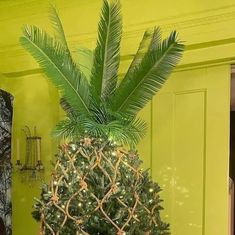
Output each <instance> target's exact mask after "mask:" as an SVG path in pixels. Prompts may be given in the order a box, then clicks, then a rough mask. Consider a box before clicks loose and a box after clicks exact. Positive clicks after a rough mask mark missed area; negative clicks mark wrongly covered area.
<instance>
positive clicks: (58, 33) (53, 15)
mask: <svg viewBox="0 0 235 235" xmlns="http://www.w3.org/2000/svg"><path fill="white" fill-rule="evenodd" d="M50 20H51V23H52V26H53V28H54V30H55V37H56V39H57V40H58V41H59V42H60V43H61V45H63V46H64V47H65V49H66V50H67V51H68V52H69V47H68V43H67V40H66V37H65V33H64V29H63V25H62V23H61V20H60V17H59V15H58V12H57V10H56V8H55V7H54V6H51V8H50Z"/></svg>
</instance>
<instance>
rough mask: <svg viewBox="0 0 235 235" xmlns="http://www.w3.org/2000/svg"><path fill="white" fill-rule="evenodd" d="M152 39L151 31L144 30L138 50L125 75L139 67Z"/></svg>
mask: <svg viewBox="0 0 235 235" xmlns="http://www.w3.org/2000/svg"><path fill="white" fill-rule="evenodd" d="M152 38H153V32H152V30H146V31H145V33H144V36H143V38H142V40H141V42H140V45H139V48H138V50H137V52H136V54H135V56H134V58H133V60H132V62H131V64H130V66H129V69H128V71H127V74H128V73H132V72H133V70H134V69H135V68H136V67H138V66H139V65H140V63H141V61H142V59H143V57H144V55H145V53H146V52H147V51H148V49H149V46H150V43H151V40H152Z"/></svg>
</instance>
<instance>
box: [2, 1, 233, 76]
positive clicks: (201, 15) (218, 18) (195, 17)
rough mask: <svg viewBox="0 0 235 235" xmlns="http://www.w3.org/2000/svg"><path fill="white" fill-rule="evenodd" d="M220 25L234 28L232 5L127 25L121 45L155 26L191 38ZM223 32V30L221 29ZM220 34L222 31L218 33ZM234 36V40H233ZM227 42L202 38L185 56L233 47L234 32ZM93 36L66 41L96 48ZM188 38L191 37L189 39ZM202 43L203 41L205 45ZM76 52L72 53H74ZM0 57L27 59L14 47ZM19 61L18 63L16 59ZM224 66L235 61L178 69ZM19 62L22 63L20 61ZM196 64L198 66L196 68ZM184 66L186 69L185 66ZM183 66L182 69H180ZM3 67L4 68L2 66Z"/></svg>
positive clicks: (16, 73)
mask: <svg viewBox="0 0 235 235" xmlns="http://www.w3.org/2000/svg"><path fill="white" fill-rule="evenodd" d="M221 23H224V24H229V25H230V24H231V26H232V25H234V24H233V23H235V4H232V5H227V6H224V7H221V8H214V9H210V10H205V11H197V12H192V13H188V14H184V15H176V16H171V17H167V18H162V19H155V20H151V21H146V22H143V23H139V24H133V25H128V26H127V27H125V28H124V33H123V41H125V40H129V39H132V38H138V37H141V35H142V34H143V33H144V31H145V29H146V28H151V27H154V26H155V25H159V26H160V27H161V28H162V31H163V33H167V32H169V31H171V30H172V29H177V30H178V31H180V32H186V31H187V34H188V35H191V34H197V32H198V34H200V32H203V30H201V29H202V27H204V26H207V27H208V28H211V29H212V28H213V29H215V28H216V25H220V24H221ZM221 30H223V29H221ZM219 33H220V34H221V31H220V32H219ZM233 36H234V37H233ZM233 36H232V37H230V38H222V39H218V38H213V40H211V39H210V40H207V41H206V39H204V38H203V35H202V36H201V40H200V41H199V42H195V43H191V44H190V42H189V43H187V42H186V44H187V46H186V52H190V51H191V52H193V51H194V50H199V49H204V48H209V47H210V48H211V47H220V46H223V45H228V44H234V45H235V32H234V35H233ZM96 37H97V35H96V32H92V33H85V34H80V35H70V36H68V41H69V42H70V43H69V44H70V45H71V48H75V47H76V45H77V43H78V42H80V43H81V44H89V45H93V47H94V46H95V43H96ZM189 38H190V37H189ZM204 40H205V41H204ZM73 51H75V50H73ZM0 55H1V56H3V57H4V56H5V55H7V56H9V57H11V56H12V55H14V57H16V58H17V57H18V59H19V57H21V58H24V57H25V58H26V57H28V56H29V55H28V54H27V52H26V51H24V49H23V48H22V47H21V46H20V45H19V44H14V45H8V46H7V47H4V46H0ZM132 58H133V54H129V53H127V54H124V55H122V56H121V61H122V62H124V63H125V62H128V61H130V60H131V59H132ZM19 60H21V59H19ZM221 60H222V61H223V62H228V61H230V60H232V61H234V57H232V58H231V56H229V58H223V59H221V58H215V60H212V61H210V60H207V61H205V62H204V61H200V62H195V63H188V64H187V61H186V62H184V64H183V65H181V66H179V69H182V68H183V67H184V68H186V67H187V68H188V67H192V66H201V63H202V64H204V65H205V64H207V65H208V64H214V63H217V62H218V63H221V62H222V61H221ZM21 61H22V60H21ZM198 63H199V64H198ZM186 64H187V65H186ZM182 66H183V67H182ZM3 67H4V66H3ZM34 73H41V70H40V69H38V68H32V67H31V69H29V70H27V71H24V70H23V71H14V72H10V73H4V75H5V76H7V77H15V76H16V77H18V76H25V75H30V74H34Z"/></svg>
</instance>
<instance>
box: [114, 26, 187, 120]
mask: <svg viewBox="0 0 235 235" xmlns="http://www.w3.org/2000/svg"><path fill="white" fill-rule="evenodd" d="M154 37H155V39H154V41H157V43H153V44H152V45H151V47H150V48H149V50H148V52H147V53H146V55H145V56H144V58H143V59H142V61H141V63H140V64H139V66H138V67H135V69H134V70H133V72H131V73H128V74H127V75H126V76H125V77H124V79H123V80H122V82H121V83H120V85H119V87H118V88H117V89H116V92H115V94H114V96H113V97H112V99H111V101H110V102H111V107H112V110H113V111H118V112H121V113H126V114H129V115H133V116H134V115H136V114H137V113H138V111H139V110H140V109H142V108H143V107H144V106H145V105H146V104H147V102H148V101H150V100H151V99H152V97H153V95H154V94H156V92H157V91H159V89H160V88H161V87H162V86H163V84H164V83H165V82H166V80H167V78H168V76H169V75H170V73H171V72H172V71H173V69H174V68H175V66H176V65H177V64H178V62H179V60H180V58H181V56H182V53H183V50H184V46H183V44H182V43H181V42H180V41H179V40H178V39H177V34H176V32H175V31H174V32H172V33H171V34H170V36H169V37H168V38H166V39H165V40H163V41H162V42H161V43H159V39H160V31H159V30H158V31H156V34H155V35H154Z"/></svg>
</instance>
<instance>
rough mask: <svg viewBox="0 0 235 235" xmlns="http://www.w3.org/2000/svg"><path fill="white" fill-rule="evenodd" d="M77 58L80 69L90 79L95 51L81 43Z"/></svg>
mask: <svg viewBox="0 0 235 235" xmlns="http://www.w3.org/2000/svg"><path fill="white" fill-rule="evenodd" d="M77 60H78V66H79V69H80V70H81V72H82V73H83V74H84V75H85V76H86V78H87V80H88V81H90V80H91V79H90V78H91V69H92V66H93V60H94V52H93V51H92V50H90V49H88V48H86V47H83V46H81V45H79V46H78V48H77Z"/></svg>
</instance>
